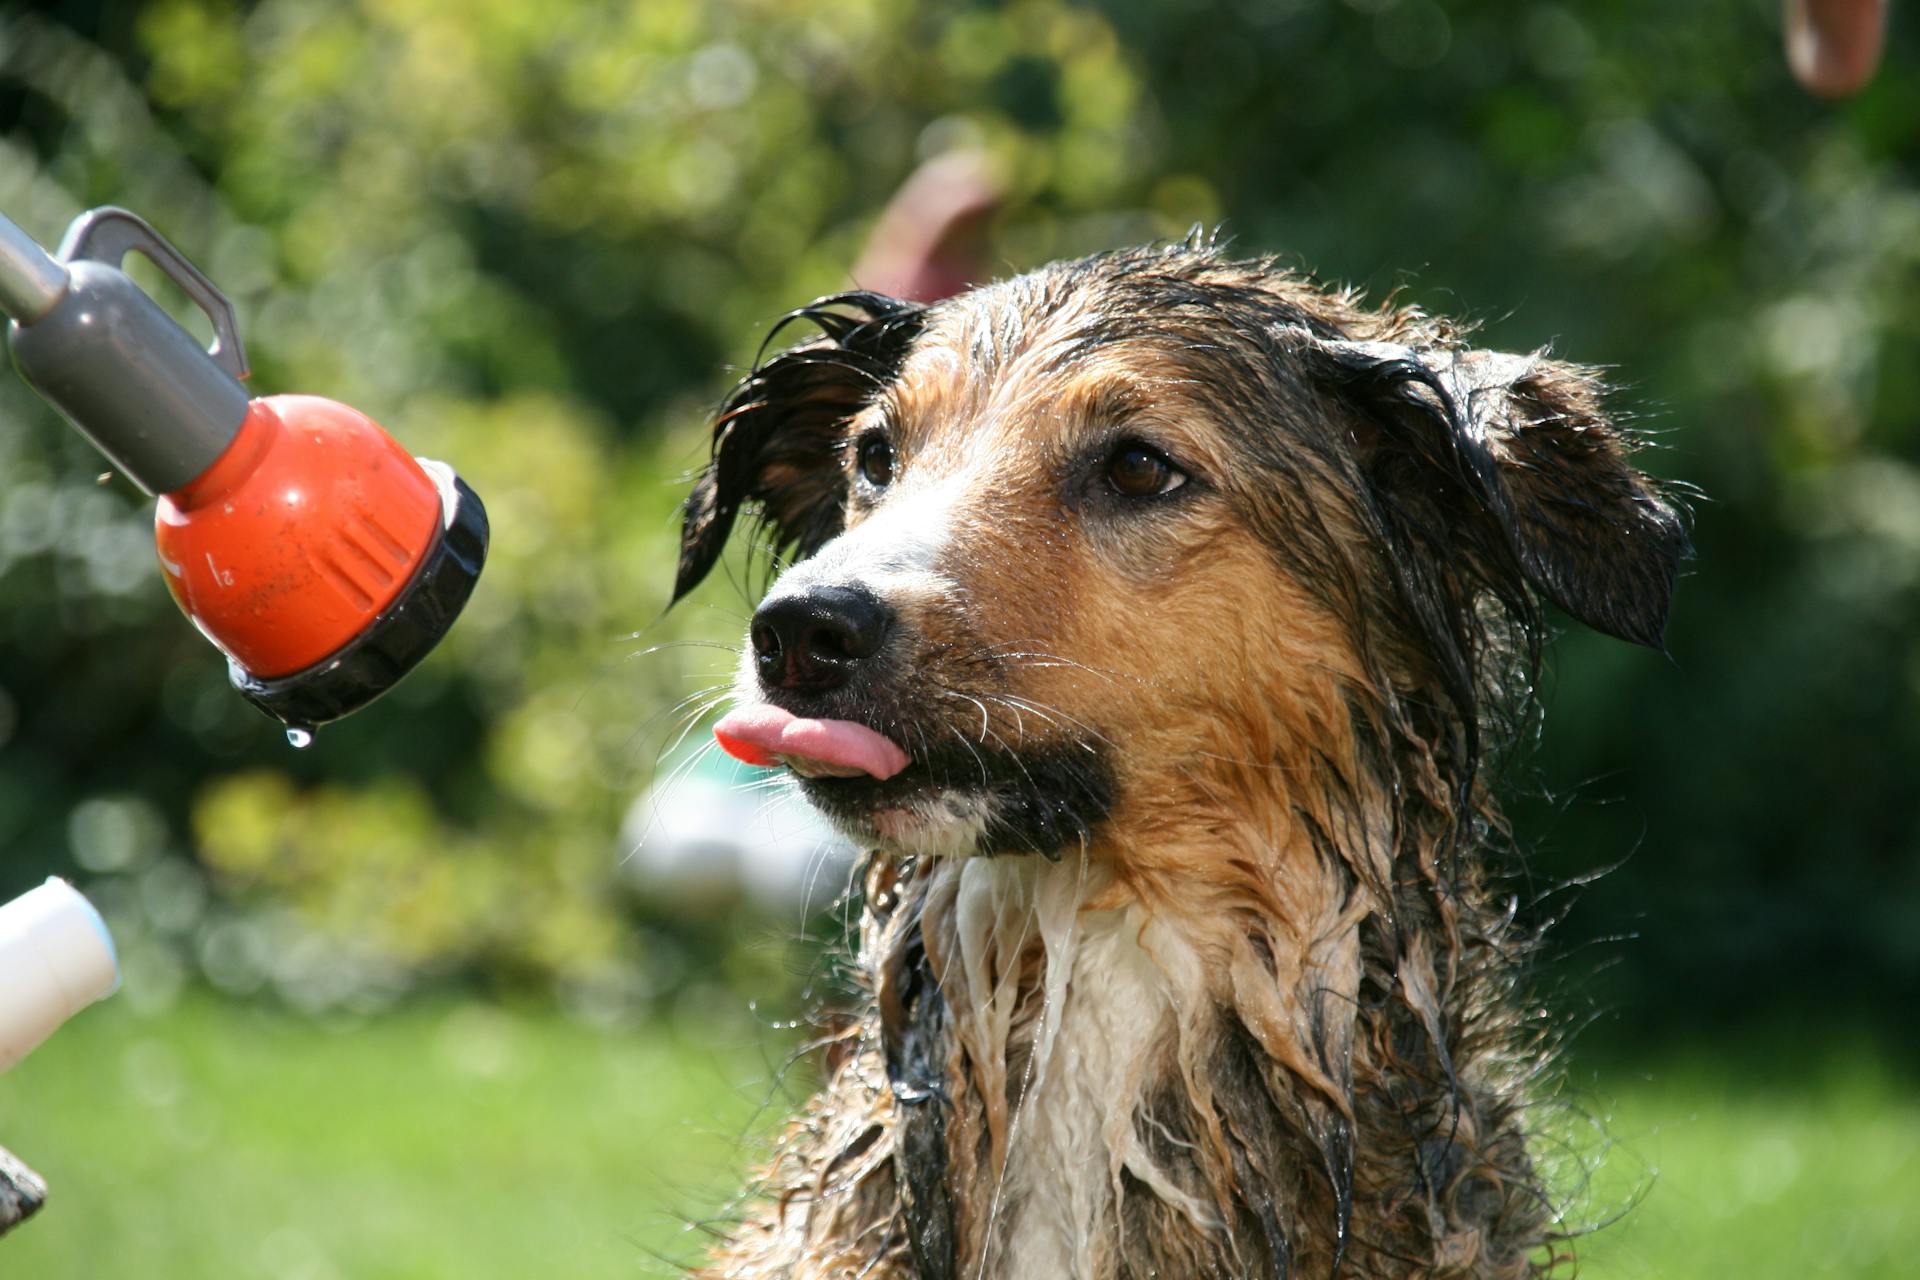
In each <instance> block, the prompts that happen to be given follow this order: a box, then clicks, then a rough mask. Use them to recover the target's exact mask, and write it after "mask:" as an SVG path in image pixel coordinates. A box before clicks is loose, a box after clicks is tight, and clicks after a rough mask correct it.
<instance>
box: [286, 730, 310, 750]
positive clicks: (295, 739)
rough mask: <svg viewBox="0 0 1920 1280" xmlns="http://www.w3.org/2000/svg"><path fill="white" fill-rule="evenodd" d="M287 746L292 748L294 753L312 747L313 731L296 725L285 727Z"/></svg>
mask: <svg viewBox="0 0 1920 1280" xmlns="http://www.w3.org/2000/svg"><path fill="white" fill-rule="evenodd" d="M287 745H288V746H290V747H292V748H293V749H294V750H295V751H305V750H306V749H307V748H308V747H310V746H312V745H313V730H311V729H309V728H307V727H306V726H304V725H297V724H290V725H288V726H287Z"/></svg>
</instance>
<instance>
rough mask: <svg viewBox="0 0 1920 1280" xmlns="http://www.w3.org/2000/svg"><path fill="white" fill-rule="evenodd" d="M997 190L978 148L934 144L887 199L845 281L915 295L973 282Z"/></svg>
mask: <svg viewBox="0 0 1920 1280" xmlns="http://www.w3.org/2000/svg"><path fill="white" fill-rule="evenodd" d="M1005 197H1006V190H1005V186H1004V184H1003V183H1002V182H1001V180H1000V178H999V175H998V174H997V173H996V172H995V169H994V166H993V163H992V161H991V160H989V159H988V157H987V155H986V153H985V152H983V151H977V150H973V149H970V148H963V149H960V150H955V151H946V152H942V153H941V154H939V155H937V156H935V157H934V158H933V159H931V160H929V161H927V162H926V163H925V164H923V165H921V166H920V167H919V168H918V169H915V170H914V171H913V173H912V175H911V176H909V177H908V178H907V180H906V182H905V183H903V184H902V185H901V187H900V190H898V191H896V192H895V193H894V196H893V199H892V200H890V201H888V202H887V207H886V208H885V209H884V210H882V211H881V214H880V221H879V222H878V223H876V224H875V225H874V228H873V234H872V235H870V236H868V237H867V247H866V249H865V250H864V251H863V252H862V253H861V255H860V261H859V262H858V263H857V264H855V266H854V268H853V282H854V283H855V284H856V285H858V286H859V287H860V288H862V289H871V290H873V291H874V292H876V293H884V294H888V295H890V296H892V297H895V298H908V299H911V300H912V301H915V302H938V301H939V300H940V299H942V298H949V297H952V296H953V295H954V294H956V293H959V292H961V291H962V290H964V289H966V288H968V287H969V286H971V285H973V284H977V283H979V282H980V281H981V280H982V279H983V278H984V277H985V276H986V274H987V272H986V269H985V268H986V244H985V235H984V232H985V227H986V220H987V218H988V217H989V216H990V215H991V214H992V213H993V211H994V210H995V209H997V208H999V207H1000V203H1001V201H1002V200H1003V199H1005Z"/></svg>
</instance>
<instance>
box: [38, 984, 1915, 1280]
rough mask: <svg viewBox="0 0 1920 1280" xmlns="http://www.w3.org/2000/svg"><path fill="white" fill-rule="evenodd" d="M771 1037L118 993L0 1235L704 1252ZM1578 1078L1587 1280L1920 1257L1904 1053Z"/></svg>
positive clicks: (554, 1269)
mask: <svg viewBox="0 0 1920 1280" xmlns="http://www.w3.org/2000/svg"><path fill="white" fill-rule="evenodd" d="M1815 1045H1824V1046H1826V1047H1823V1048H1818V1049H1816V1048H1815V1047H1814V1046H1815ZM783 1051H784V1050H783V1042H782V1040H781V1039H780V1037H778V1036H777V1035H775V1034H774V1033H770V1032H761V1031H755V1030H752V1029H750V1028H748V1029H741V1028H740V1026H739V1025H738V1024H732V1023H715V1024H711V1025H709V1026H707V1027H706V1028H705V1029H704V1030H701V1031H699V1032H697V1033H696V1032H684V1033H683V1032H676V1031H673V1030H671V1029H667V1028H664V1027H654V1028H645V1029H640V1030H630V1031H624V1032H619V1033H611V1032H599V1031H594V1030H591V1029H588V1028H585V1027H582V1026H579V1025H577V1024H574V1023H572V1022H569V1021H567V1020H565V1019H563V1018H561V1017H559V1016H558V1015H554V1014H550V1013H543V1012H515V1011H503V1010H500V1009H497V1008H494V1007H491V1006H483V1005H467V1004H462V1005H453V1006H441V1007H433V1008H422V1009H413V1010H410V1011H408V1012H405V1013H400V1014H395V1015H388V1016H383V1017H379V1018H375V1019H372V1020H369V1021H366V1022H363V1023H358V1024H354V1025H351V1026H341V1027H338V1028H329V1027H326V1026H322V1025H318V1024H315V1023H311V1022H304V1021H299V1020H296V1019H292V1018H289V1017H286V1016H282V1015H276V1014H271V1013H265V1012H261V1011H258V1010H253V1009H247V1008H240V1007H235V1006H231V1005H225V1004H220V1003H216V1002H213V1001H210V1000H206V999H191V1000H188V1001H186V1002H185V1003H183V1004H181V1005H180V1006H178V1007H177V1008H176V1009H174V1010H173V1011H172V1012H170V1013H168V1014H167V1015H166V1016H164V1017H161V1018H156V1019H146V1018H141V1017H138V1016H136V1015H135V1014H134V1013H133V1012H132V1010H131V1009H130V1008H128V1007H126V1006H125V1005H124V1003H111V1002H110V1003H109V1004H107V1005H105V1006H102V1007H100V1008H97V1009H94V1010H91V1011H89V1012H88V1013H86V1014H85V1015H83V1016H82V1017H81V1018H79V1019H78V1020H76V1021H75V1022H74V1023H73V1024H72V1025H71V1026H69V1027H67V1028H66V1029H65V1030H63V1031H62V1032H61V1033H60V1034H59V1035H58V1036H56V1037H55V1038H54V1039H53V1040H52V1041H51V1042H49V1043H48V1044H47V1045H45V1046H43V1047H42V1048H41V1049H40V1051H39V1052H38V1053H36V1054H35V1055H34V1056H33V1057H31V1058H29V1059H28V1060H27V1061H26V1062H25V1063H23V1064H22V1065H21V1066H19V1067H17V1068H16V1069H15V1070H14V1071H13V1072H11V1073H9V1074H8V1075H6V1076H4V1077H0V1143H3V1144H5V1145H7V1146H10V1147H12V1148H13V1149H14V1150H15V1151H16V1152H17V1153H18V1154H20V1155H21V1156H23V1157H24V1158H25V1159H27V1160H28V1161H29V1162H30V1163H32V1164H34V1165H36V1166H37V1167H38V1168H39V1169H40V1171H41V1172H42V1173H44V1174H45V1175H46V1176H47V1178H48V1179H49V1181H50V1182H51V1183H52V1184H53V1195H54V1198H53V1200H52V1201H51V1202H50V1203H49V1205H48V1207H47V1210H46V1211H45V1212H44V1213H43V1214H42V1215H41V1216H40V1217H39V1218H38V1219H36V1220H35V1221H33V1222H32V1223H29V1224H28V1225H27V1226H25V1227H23V1228H21V1229H20V1230H19V1231H18V1232H17V1233H15V1234H14V1235H12V1236H9V1237H7V1238H6V1239H5V1240H0V1277H6V1278H7V1280H12V1278H13V1277H27V1278H31V1280H67V1278H69V1277H71V1278H74V1280H78V1278H80V1277H85V1278H86V1280H116V1278H117V1277H123V1276H124V1277H139V1278H140V1280H188V1278H191V1280H229V1278H237V1277H256V1276H257V1277H270V1278H271V1280H335V1278H339V1280H346V1278H348V1277H351V1278H353V1280H401V1278H405V1280H435V1278H439V1277H446V1278H447V1280H454V1278H456V1277H457V1278H458V1280H487V1278H489V1277H514V1278H516V1280H524V1278H526V1277H536V1276H538V1277H545V1276H556V1277H567V1278H568V1280H597V1278H599V1277H637V1276H644V1275H650V1274H670V1272H671V1268H669V1267H668V1266H666V1265H665V1264H664V1263H663V1262H661V1261H660V1259H661V1258H662V1257H663V1256H664V1257H667V1258H683V1257H687V1256H689V1255H690V1254H691V1253H692V1252H694V1251H696V1250H697V1248H698V1240H697V1238H696V1237H695V1236H693V1235H691V1234H690V1233H689V1232H688V1231H687V1230H686V1229H685V1228H684V1227H683V1226H682V1225H681V1224H682V1223H683V1222H684V1221H685V1220H686V1219H687V1218H689V1217H695V1216H698V1215H700V1214H702V1213H705V1212H710V1211H711V1210H712V1209H713V1208H715V1207H716V1206H718V1205H720V1204H721V1203H722V1202H724V1200H725V1198H726V1196H727V1193H728V1191H729V1190H730V1189H731V1188H732V1187H733V1186H735V1185H737V1183H738V1180H739V1176H740V1170H741V1168H742V1166H743V1165H744V1164H745V1163H746V1161H747V1160H748V1159H749V1158H750V1156H751V1151H752V1146H753V1142H752V1138H751V1135H753V1134H756V1133H761V1132H764V1131H765V1129H766V1128H767V1127H768V1126H769V1125H770V1124H772V1123H773V1122H775V1121H776V1120H777V1119H778V1116H779V1114H780V1113H781V1111H782V1110H783V1109H784V1105H785V1104H784V1103H782V1102H779V1101H775V1102H774V1104H773V1105H772V1107H771V1108H767V1107H765V1106H763V1104H764V1103H765V1102H766V1101H767V1098H768V1096H769V1092H770V1089H771V1086H770V1084H769V1083H768V1082H769V1081H770V1079H771V1078H772V1076H773V1074H774V1068H775V1066H776V1065H777V1064H778V1062H779V1061H780V1059H781V1056H782V1053H783ZM1587 1074H1588V1076H1589V1077H1590V1078H1592V1079H1593V1083H1592V1085H1591V1087H1590V1088H1588V1089H1585V1090H1583V1093H1582V1097H1581V1099H1580V1102H1581V1106H1582V1107H1583V1108H1585V1109H1586V1110H1587V1111H1589V1112H1591V1113H1592V1114H1595V1115H1600V1116H1602V1117H1603V1118H1604V1120H1605V1123H1604V1126H1603V1127H1604V1131H1605V1133H1606V1135H1607V1136H1606V1142H1607V1144H1608V1146H1607V1157H1606V1160H1605V1162H1604V1163H1603V1165H1602V1166H1601V1170H1600V1172H1599V1174H1598V1175H1597V1176H1596V1178H1595V1179H1594V1181H1593V1184H1592V1190H1591V1192H1590V1194H1589V1196H1588V1197H1587V1200H1586V1202H1585V1204H1584V1206H1583V1210H1582V1211H1583V1212H1584V1213H1586V1214H1588V1215H1589V1216H1593V1217H1603V1216H1608V1215H1610V1214H1612V1213H1613V1212H1615V1211H1618V1210H1620V1209H1621V1208H1623V1207H1624V1206H1626V1205H1628V1204H1629V1203H1630V1202H1633V1201H1635V1199H1636V1197H1637V1203H1635V1204H1633V1207H1632V1208H1631V1209H1630V1210H1629V1211H1628V1212H1626V1214H1625V1216H1624V1217H1623V1218H1622V1219H1621V1221H1619V1222H1618V1223H1616V1224H1614V1225H1611V1226H1608V1227H1606V1228H1605V1229H1603V1230H1601V1231H1599V1232H1598V1233H1596V1234H1595V1235H1593V1236H1591V1237H1588V1238H1586V1239H1584V1240H1582V1241H1581V1242H1580V1244H1579V1254H1580V1257H1581V1259H1582V1264H1583V1265H1582V1267H1581V1274H1582V1275H1585V1276H1589V1277H1600V1278H1601V1280H1609V1278H1614V1277H1617V1278H1619V1280H1628V1278H1632V1280H1644V1278H1657V1277H1676V1278H1678V1277H1686V1278H1687V1280H1694V1278H1697V1277H1701V1276H1737V1277H1741V1278H1742V1280H1758V1278H1762V1277H1771V1276H1779V1277H1789V1276H1791V1277H1805V1276H1809V1275H1822V1274H1831V1275H1835V1276H1847V1277H1858V1278H1861V1280H1871V1278H1873V1277H1895V1276H1900V1277H1905V1276H1909V1275H1911V1274H1912V1273H1913V1262H1912V1260H1913V1259H1914V1258H1916V1257H1920V1088H1916V1085H1915V1082H1914V1080H1913V1078H1912V1076H1911V1075H1908V1074H1903V1073H1901V1072H1900V1071H1898V1070H1896V1068H1895V1066H1894V1058H1893V1056H1892V1055H1891V1054H1890V1053H1889V1052H1887V1051H1885V1050H1882V1049H1876V1048H1874V1047H1872V1046H1871V1045H1870V1044H1867V1043H1864V1042H1861V1041H1858V1040H1847V1039H1842V1040H1839V1041H1828V1040H1825V1039H1823V1038H1821V1037H1813V1036H1801V1037H1798V1038H1796V1037H1794V1036H1791V1035H1783V1036H1779V1037H1773V1038H1770V1039H1769V1038H1758V1039H1756V1038H1748V1039H1744V1040H1742V1041H1740V1042H1739V1043H1737V1044H1721V1045H1718V1046H1715V1047H1714V1048H1712V1049H1707V1048H1704V1047H1701V1046H1695V1047H1693V1048H1691V1049H1683V1050H1665V1051H1661V1052H1658V1053H1655V1054H1650V1055H1643V1056H1641V1057H1638V1058H1617V1057H1609V1058H1607V1059H1605V1065H1603V1066H1602V1067H1600V1068H1599V1069H1598V1074H1597V1076H1595V1075H1594V1073H1593V1072H1592V1071H1589V1072H1588V1073H1587ZM1586 1143H1587V1148H1588V1155H1589V1156H1591V1155H1592V1154H1593V1151H1594V1150H1595V1144H1594V1140H1593V1139H1592V1138H1591V1137H1589V1138H1588V1139H1586ZM1650 1170H1657V1171H1658V1172H1657V1175H1654V1174H1651V1173H1650Z"/></svg>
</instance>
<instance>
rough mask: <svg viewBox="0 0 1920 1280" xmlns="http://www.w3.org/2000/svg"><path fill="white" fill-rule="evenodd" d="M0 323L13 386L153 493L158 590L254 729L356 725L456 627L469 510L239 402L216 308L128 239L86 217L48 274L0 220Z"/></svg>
mask: <svg viewBox="0 0 1920 1280" xmlns="http://www.w3.org/2000/svg"><path fill="white" fill-rule="evenodd" d="M129 251H138V252H141V253H143V254H145V255H146V256H147V257H148V258H149V259H151V260H152V261H153V262H154V264H155V265H156V266H158V267H159V268H160V269H161V270H162V271H164V272H165V273H166V274H167V275H168V276H169V277H170V278H171V279H172V280H173V281H174V282H175V283H176V284H178V285H179V286H180V287H181V288H182V289H183V290H185V291H186V293H187V294H188V296H189V297H191V298H192V299H193V300H194V301H195V303H196V304H198V305H199V306H200V308H201V309H202V310H203V311H205V312H206V313H207V317H208V319H210V320H211V321H212V322H213V327H214V333H215V342H214V345H213V347H212V348H211V349H204V350H203V349H202V348H201V347H200V345H199V343H197V342H196V341H195V340H194V339H193V338H192V336H190V335H189V334H188V333H187V332H186V331H185V330H183V329H181V328H180V326H179V325H177V324H175V323H174V322H173V320H172V319H171V318H170V317H169V316H168V315H167V314H166V313H165V312H164V311H162V310H161V309H160V308H159V307H158V306H157V305H155V304H154V302H153V301H152V299H150V298H148V297H147V296H146V294H144V293H142V292H141V291H140V289H139V288H138V287H137V286H136V285H134V283H133V282H132V281H131V280H129V279H128V278H127V277H126V276H125V275H124V274H123V273H122V272H121V271H120V270H119V264H120V262H121V260H122V258H123V257H124V256H125V255H126V254H127V253H128V252H129ZM0 310H5V311H6V312H8V313H9V314H11V315H12V316H13V317H14V319H13V323H12V325H11V326H10V330H9V333H10V337H11V339H12V346H13V354H14V359H15V361H16V362H17V363H18V365H19V368H20V372H21V373H22V375H23V376H25V377H26V379H27V381H28V382H29V383H31V384H32V385H33V386H34V388H35V389H36V390H38V391H39V392H40V394H41V395H43V396H45V397H46V398H47V399H48V400H49V401H50V402H52V403H53V405H54V406H55V407H56V408H58V409H59V410H60V411H61V412H62V413H63V414H64V415H65V416H66V417H67V418H68V419H69V420H70V421H71V422H73V424H74V425H75V426H77V427H78V428H79V429H80V430H81V432H82V433H83V434H85V435H86V436H87V437H88V438H89V439H91V440H92V441H93V442H94V444H96V445H97V446H99V448H100V450H101V451H102V452H103V453H105V454H106V455H107V456H108V457H109V458H111V459H113V461H114V462H115V464H117V465H118V466H119V467H120V469H121V470H122V471H124V472H126V473H127V475H128V476H130V477H131V478H132V479H133V481H134V482H135V483H136V484H138V485H140V487H141V488H142V489H144V490H146V491H147V492H149V493H156V494H159V495H160V503H159V510H158V512H157V513H156V520H155V535H156V540H157V542H158V545H159V553H160V564H161V567H162V568H163V570H164V571H165V573H166V578H167V587H168V589H169V590H170V591H172V592H173V598H174V599H175V600H176V601H178V602H179V604H180V607H181V609H182V610H184V611H185V612H186V614H187V616H188V617H189V618H191V619H193V621H194V624H195V625H196V626H198V627H199V628H200V630H201V632H202V633H203V634H205V635H206V636H207V638H208V639H210V640H212V641H213V642H214V644H216V645H218V646H219V647H220V649H221V650H222V651H223V652H224V653H226V655H227V657H228V659H229V662H228V668H229V674H230V676H231V678H232V680H233V684H234V687H235V688H237V689H239V690H240V692H241V693H242V694H244V695H245V696H246V697H247V698H248V699H249V700H250V701H252V702H253V703H254V704H255V705H256V706H258V707H260V708H261V709H262V710H263V711H265V712H266V713H267V714H269V715H271V716H273V717H275V718H276V719H279V720H281V721H283V722H285V723H286V724H287V725H288V726H290V728H292V729H310V728H311V727H312V726H314V725H318V724H322V723H325V722H326V721H329V720H337V719H339V718H340V717H341V716H344V715H347V714H348V713H349V712H352V711H356V710H358V709H359V708H360V707H363V706H365V705H366V704H367V703H369V702H371V701H373V699H375V698H377V697H379V696H380V695H381V694H382V693H384V692H386V691H387V690H388V689H389V688H391V687H392V686H393V685H394V684H395V683H397V682H398V681H399V679H400V677H401V676H403V675H405V674H406V673H407V672H408V671H410V670H411V669H412V668H413V667H414V665H415V664H416V663H418V662H419V661H420V659H421V658H423V657H425V656H426V654H427V651H428V650H430V649H431V648H432V647H433V646H434V644H435V643H436V642H438V640H439V639H440V637H441V636H442V635H444V634H446V631H447V629H448V628H449V627H451V626H452V625H453V621H454V619H455V618H456V617H457V616H458V615H459V613H460V609H461V607H462V606H463V605H465V604H466V601H467V597H468V596H469V595H471V594H472V592H473V587H474V583H475V582H476V581H477V580H478V578H479V576H480V569H481V566H482V564H483V563H484V562H485V560H486V552H487V516H486V510H485V508H483V507H482V506H481V504H480V499H479V498H478V497H476V496H475V495H474V493H473V491H472V490H471V489H469V488H467V486H466V485H465V484H463V483H462V482H461V481H460V479H459V477H457V476H455V475H454V474H453V471H452V470H451V469H450V468H449V467H447V466H446V465H445V464H444V463H438V462H431V461H428V460H426V459H416V458H413V457H410V456H409V455H408V454H407V452H406V451H405V450H404V449H402V448H401V447H400V446H399V445H398V444H396V443H395V442H394V440H393V438H392V437H391V436H389V435H387V433H386V432H384V431H382V430H381V429H380V428H379V426H377V425H376V424H375V423H374V422H373V420H372V419H370V418H368V417H366V416H365V415H364V414H361V413H359V412H357V411H355V410H353V409H350V408H348V407H347V406H345V405H343V404H337V403H335V402H333V401H331V400H322V399H318V398H316V397H313V396H273V397H268V398H264V399H259V400H252V401H249V400H248V398H247V394H246V392H245V390H243V389H242V387H241V385H240V380H241V379H243V378H245V377H246V376H247V367H246V357H245V354H244V351H243V348H242V347H241V345H240V339H239V334H238V333H237V331H236V330H235V327H234V323H233V309H232V307H231V306H230V305H229V304H228V302H227V300H226V299H225V298H224V297H222V296H221V294H220V292H219V291H218V290H217V289H215V288H214V286H213V284H212V282H210V281H209V280H208V279H207V278H206V277H205V276H203V275H201V274H200V272H199V271H198V270H197V269H195V268H194V266H193V265H192V264H191V263H189V262H188V261H187V260H186V259H185V258H183V257H181V256H180V254H179V253H178V251H176V250H175V249H174V248H173V246H171V245H170V244H168V243H167V242H166V241H165V240H164V239H162V238H161V237H160V235H159V234H158V233H157V232H155V231H154V230H153V228H151V227H149V226H148V225H147V224H146V223H145V222H143V221H141V220H140V219H139V218H137V217H135V216H134V215H133V214H131V213H128V212H126V211H125V210H122V209H111V208H108V209H95V210H93V211H92V212H90V213H87V214H84V215H82V216H81V217H80V218H79V219H78V220H77V221H75V223H74V224H73V226H72V227H71V228H69V229H68V232H67V237H66V240H65V242H64V243H63V244H62V245H61V249H60V254H59V259H58V260H57V261H56V260H55V259H54V258H51V257H48V256H47V255H46V254H45V253H44V252H42V251H41V250H40V248H39V246H38V245H35V244H34V243H33V241H32V240H30V239H29V238H28V237H27V236H26V235H25V234H24V233H22V232H20V230H19V228H17V227H15V226H14V225H13V224H12V223H11V222H9V221H8V220H7V219H6V218H4V217H0Z"/></svg>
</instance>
